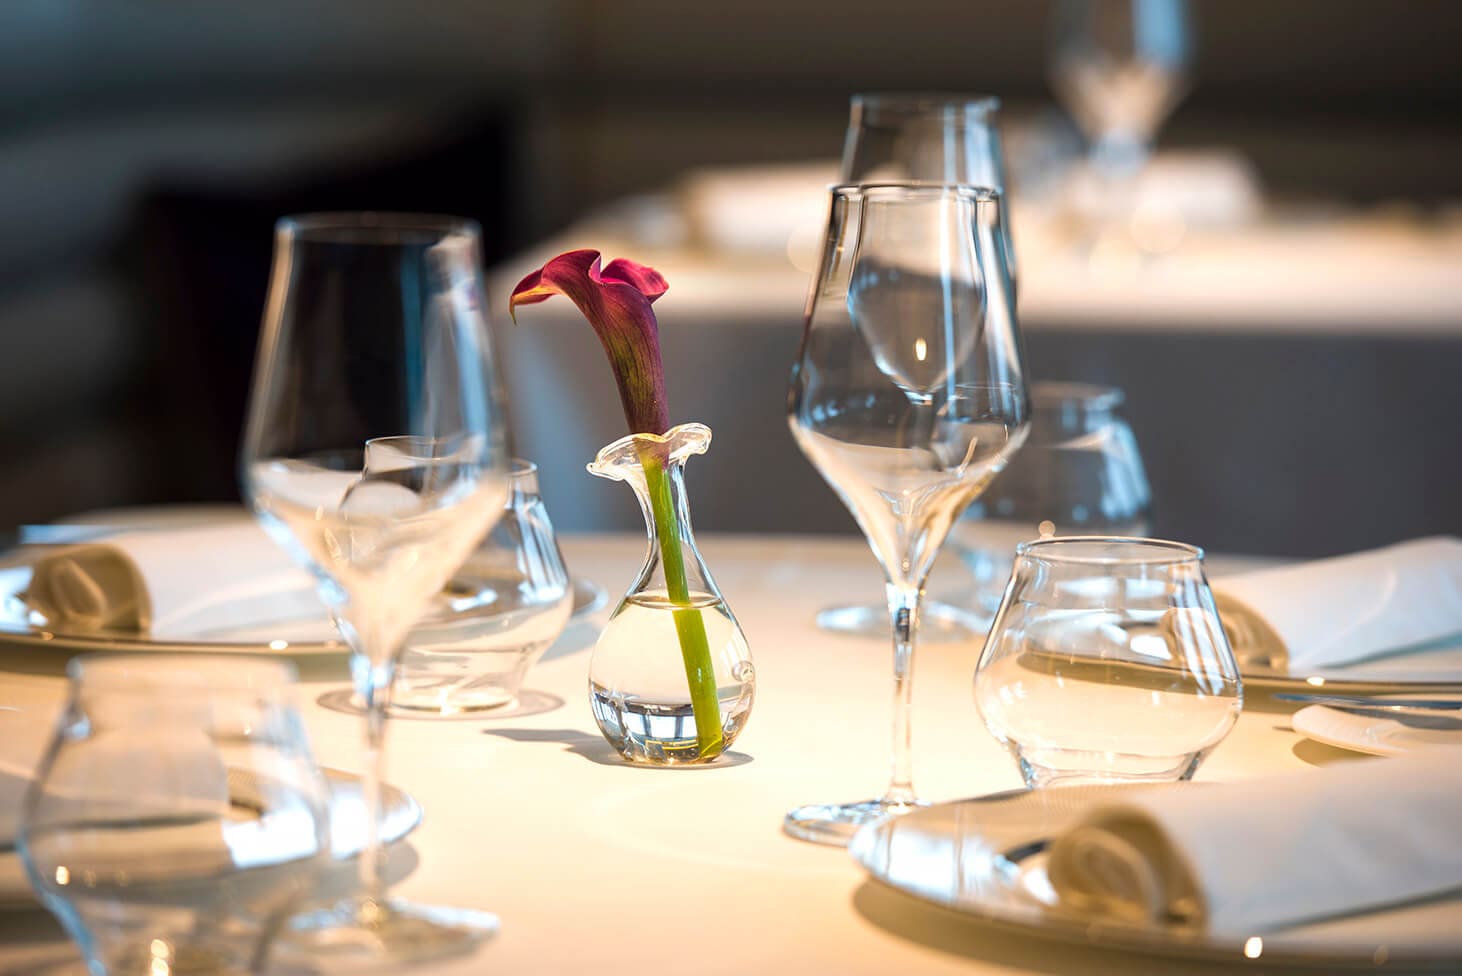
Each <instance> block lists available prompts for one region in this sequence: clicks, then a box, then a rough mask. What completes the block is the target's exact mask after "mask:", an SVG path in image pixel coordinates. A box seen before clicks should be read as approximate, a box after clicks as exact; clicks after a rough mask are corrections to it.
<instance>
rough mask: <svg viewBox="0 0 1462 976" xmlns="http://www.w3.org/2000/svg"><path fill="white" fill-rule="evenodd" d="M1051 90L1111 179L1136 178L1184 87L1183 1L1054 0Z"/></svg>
mask: <svg viewBox="0 0 1462 976" xmlns="http://www.w3.org/2000/svg"><path fill="white" fill-rule="evenodd" d="M1051 47H1052V51H1051V68H1050V71H1051V85H1052V87H1054V88H1055V90H1056V93H1057V95H1058V96H1059V97H1060V98H1061V101H1062V103H1063V104H1065V106H1066V107H1067V108H1068V109H1069V110H1070V112H1071V115H1072V117H1073V118H1074V119H1075V120H1076V122H1077V124H1078V125H1079V126H1081V130H1082V132H1083V133H1084V134H1085V135H1086V138H1087V139H1088V140H1089V142H1090V144H1091V149H1090V156H1091V163H1092V165H1093V166H1094V167H1095V168H1096V169H1097V170H1098V172H1099V173H1100V174H1101V175H1102V176H1105V177H1107V178H1109V179H1113V180H1115V179H1121V178H1123V177H1130V176H1133V175H1135V174H1136V171H1137V170H1139V169H1141V168H1142V166H1143V164H1144V163H1146V162H1147V157H1148V155H1149V154H1150V153H1151V152H1152V142H1153V137H1154V136H1155V135H1156V134H1157V127H1158V125H1159V124H1160V123H1161V122H1162V121H1163V120H1164V119H1166V118H1167V117H1168V114H1169V113H1170V112H1171V111H1172V110H1173V108H1174V106H1176V105H1177V104H1178V100H1179V99H1180V98H1181V97H1182V96H1183V94H1184V92H1185V90H1186V88H1187V82H1188V76H1187V69H1188V62H1189V49H1190V47H1191V44H1190V38H1189V29H1188V4H1187V0H1059V2H1058V4H1057V7H1056V9H1055V11H1054V12H1053V16H1052V38H1051Z"/></svg>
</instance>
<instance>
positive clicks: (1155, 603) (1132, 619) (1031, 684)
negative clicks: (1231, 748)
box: [975, 536, 1243, 786]
mask: <svg viewBox="0 0 1462 976" xmlns="http://www.w3.org/2000/svg"><path fill="white" fill-rule="evenodd" d="M975 703H976V705H977V706H978V707H979V710H980V715H981V717H983V719H984V721H985V726H986V727H987V728H988V729H989V730H990V732H991V733H992V734H993V735H994V736H995V737H996V738H997V739H999V740H1000V741H1001V742H1002V743H1003V744H1004V745H1005V747H1006V748H1007V749H1008V750H1009V751H1010V754H1011V755H1012V756H1013V757H1014V758H1015V760H1016V763H1017V764H1018V765H1019V767H1020V772H1021V775H1022V776H1023V777H1024V778H1025V781H1026V784H1027V785H1029V786H1050V785H1054V784H1058V783H1059V784H1063V785H1065V784H1074V783H1091V782H1113V781H1141V780H1149V781H1162V780H1179V779H1188V778H1189V777H1191V776H1192V775H1193V773H1194V771H1195V770H1197V768H1198V765H1199V763H1201V762H1202V761H1203V759H1204V757H1205V756H1207V755H1208V754H1209V753H1210V752H1212V751H1213V748H1214V747H1215V746H1217V745H1218V743H1219V742H1221V741H1222V740H1223V737H1224V736H1226V735H1227V734H1228V732H1229V730H1230V729H1231V728H1233V725H1234V722H1235V721H1237V719H1238V716H1239V709H1240V708H1241V707H1242V705H1243V689H1242V686H1241V685H1240V681H1239V669H1238V665H1237V664H1236V663H1235V662H1234V655H1233V651H1232V650H1230V648H1229V644H1228V639H1227V638H1226V637H1225V636H1224V632H1223V627H1222V626H1221V625H1220V624H1219V619H1218V611H1217V610H1216V609H1215V608H1214V604H1213V594H1212V593H1211V592H1210V591H1209V589H1208V581H1207V580H1206V579H1205V578H1204V575H1203V551H1202V550H1201V549H1197V548H1195V547H1193V546H1187V545H1183V544H1182V543H1177V542H1163V541H1159V540H1155V539H1124V538H1103V537H1097V536H1074V537H1071V538H1064V539H1041V540H1038V541H1035V542H1025V543H1021V545H1020V546H1019V547H1017V550H1016V559H1015V569H1014V571H1013V572H1012V574H1011V577H1010V583H1009V584H1008V585H1007V586H1006V588H1005V598H1004V600H1003V601H1001V604H1000V609H999V611H998V612H997V613H996V615H995V622H994V624H993V625H992V626H991V628H990V635H989V637H987V638H986V640H985V649H984V652H983V653H982V654H981V655H980V663H979V667H978V669H977V670H976V672H975Z"/></svg>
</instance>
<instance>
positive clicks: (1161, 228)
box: [0, 0, 1462, 556]
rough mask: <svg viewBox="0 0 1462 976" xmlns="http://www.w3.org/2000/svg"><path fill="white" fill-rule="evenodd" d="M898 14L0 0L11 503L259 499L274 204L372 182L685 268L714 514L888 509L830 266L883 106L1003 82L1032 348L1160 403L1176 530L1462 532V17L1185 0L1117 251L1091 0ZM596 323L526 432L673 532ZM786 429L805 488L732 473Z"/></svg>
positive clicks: (36, 508) (780, 469)
mask: <svg viewBox="0 0 1462 976" xmlns="http://www.w3.org/2000/svg"><path fill="white" fill-rule="evenodd" d="M1118 5H1120V3H1119V4H1118ZM899 10H900V15H899V16H898V17H896V18H894V17H889V16H888V11H887V5H886V4H877V3H873V2H872V0H841V2H838V3H832V2H831V0H816V2H808V3H799V4H787V3H781V2H772V0H747V2H745V3H742V4H739V5H736V6H734V7H733V6H727V5H686V4H681V3H676V2H673V0H623V2H620V3H616V4H614V5H610V4H609V3H607V2H606V0H592V2H578V3H572V4H570V3H568V2H566V0H544V2H541V3H534V4H508V5H502V4H499V5H493V6H491V7H489V6H486V5H483V4H481V3H477V2H467V0H443V2H440V3H434V4H432V5H431V7H430V9H429V10H427V11H423V10H420V9H415V8H412V7H408V6H403V5H401V4H400V3H398V2H395V0H313V2H310V3H307V4H303V5H296V6H295V7H293V8H291V10H290V14H289V17H288V18H287V23H286V22H282V21H281V20H280V18H279V16H278V15H277V12H274V11H271V10H267V9H262V8H259V7H257V6H256V5H251V4H246V3H243V2H241V0H225V2H220V3H211V4H194V5H180V4H169V3H162V2H159V0H144V2H141V3H137V4H129V5H126V6H125V7H123V6H119V5H117V4H114V3H107V2H105V0H68V2H64V3H54V2H43V0H21V2H16V3H9V4H5V5H3V8H0V227H3V228H4V232H3V233H0V444H4V446H5V460H4V463H3V464H0V523H4V524H14V523H18V522H25V521H32V522H33V521H41V520H46V519H51V518H55V517H58V516H61V515H65V514H69V513H74V512H78V511H82V510H87V509H96V508H100V507H104V506H116V505H134V504H145V503H158V502H182V501H234V500H237V490H236V488H235V479H234V458H235V457H236V456H237V441H238V436H239V432H240V430H241V428H242V408H243V403H244V399H245V394H246V391H247V385H248V377H249V372H250V367H251V362H252V357H253V355H254V349H255V345H256V335H257V329H258V325H259V321H260V311H261V309H262V307H263V301H264V286H265V283H266V282H267V278H268V268H269V252H270V244H271V229H272V226H273V223H274V221H275V219H277V218H278V217H279V216H280V215H282V214H285V213H293V212H306V211H312V210H330V209H364V208H376V209H382V210H386V209H390V210H400V211H428V212H445V213H453V214H460V215H462V216H465V217H469V218H473V219H475V220H477V221H478V222H479V223H480V224H481V225H482V226H483V228H484V236H483V249H484V259H485V262H486V264H487V265H488V267H489V268H490V269H497V270H498V271H499V273H498V274H497V275H495V276H493V277H492V278H491V279H490V281H489V289H490V292H489V296H488V298H489V301H490V302H493V303H497V305H496V307H498V308H501V307H502V303H503V302H504V299H505V295H506V291H505V290H504V289H505V287H511V284H512V283H513V280H515V279H514V276H515V275H517V274H519V273H520V272H525V271H527V270H530V267H531V260H530V259H531V258H532V257H540V256H541V253H539V252H532V249H534V248H543V249H545V250H546V249H549V248H552V247H557V246H564V247H567V246H586V245H589V246H598V247H602V248H604V249H606V250H607V251H609V252H611V253H610V256H611V257H612V256H617V255H618V254H624V255H627V256H630V257H634V258H637V259H639V260H642V261H646V262H648V263H650V264H652V265H654V266H655V267H657V268H660V269H661V270H662V271H664V272H665V273H666V275H667V277H668V278H669V280H670V283H671V290H670V293H669V294H667V295H666V297H665V298H664V299H662V300H661V302H660V303H658V304H657V306H656V308H657V310H658V311H659V313H660V318H661V324H662V332H663V343H664V347H665V354H666V358H667V365H668V368H669V370H670V372H669V374H668V377H667V381H668V385H669V395H670V402H671V406H672V409H673V410H674V412H675V417H674V418H673V419H675V420H679V421H691V420H696V421H701V422H704V423H707V424H709V425H710V426H712V427H713V428H714V429H715V430H716V435H717V439H718V451H717V452H716V453H715V454H714V455H712V456H709V457H708V458H707V459H706V461H705V464H704V466H702V467H699V468H696V469H694V470H693V471H692V473H691V474H690V478H691V481H692V485H691V489H692V491H693V492H694V494H695V496H696V517H697V522H698V527H700V528H701V529H702V531H703V532H713V531H717V530H729V531H771V532H794V531H795V532H838V533H846V534H852V533H854V532H856V527H855V526H854V525H853V523H852V520H851V519H850V518H849V517H848V516H847V515H846V514H845V513H844V512H843V511H842V510H841V509H840V508H839V507H838V506H833V505H827V504H826V492H825V489H824V488H823V486H822V484H821V482H820V481H819V479H818V478H817V476H816V474H815V472H812V471H810V470H809V469H808V468H807V466H806V465H805V464H804V463H803V461H802V459H801V458H800V456H799V455H798V452H797V450H796V447H795V445H793V444H792V443H791V439H790V438H788V437H786V436H785V434H784V433H781V432H780V430H781V428H780V425H781V424H782V423H783V410H782V404H783V402H784V397H785V376H784V375H783V374H784V364H785V363H787V362H789V361H790V360H791V359H792V357H793V356H794V355H795V352H796V347H797V343H798V340H799V339H800V334H801V327H802V321H801V310H802V307H803V301H804V298H805V295H806V288H807V282H808V278H809V272H810V268H809V266H808V264H807V262H808V261H810V260H812V259H811V258H809V257H807V255H808V254H809V253H811V254H813V255H815V253H816V249H817V243H818V239H817V235H818V234H819V233H820V228H819V227H818V226H817V225H818V224H819V222H820V220H821V218H822V216H823V213H824V212H825V210H824V208H825V206H826V198H825V187H826V184H827V183H829V182H832V180H834V179H835V178H836V175H837V169H838V158H839V154H840V153H841V151H842V149H843V142H844V138H843V137H844V131H845V128H846V125H847V121H848V99H849V96H850V95H852V94H854V93H857V92H870V91H890V92H917V91H946V92H949V91H955V92H961V91H963V92H990V93H992V94H995V95H998V96H999V97H1000V100H1001V104H1002V108H1001V112H1000V126H1001V136H1002V137H1003V142H1004V150H1005V154H1006V156H1007V162H1008V164H1009V166H1008V174H1007V175H1008V176H1009V179H1010V184H1011V185H1010V187H1009V189H1010V191H1011V193H1010V196H1011V199H1012V201H1013V203H1014V207H1015V212H1014V213H1013V214H1012V215H1011V216H1012V219H1013V224H1014V227H1015V228H1016V241H1015V243H1016V246H1017V247H1018V248H1019V249H1020V255H1019V258H1020V260H1019V266H1020V276H1021V281H1020V302H1021V308H1020V315H1021V326H1022V330H1023V332H1024V336H1025V341H1026V352H1027V354H1028V355H1027V361H1028V363H1029V365H1030V368H1031V372H1032V374H1033V375H1034V376H1036V377H1064V378H1068V379H1071V380H1075V381H1081V382H1088V383H1098V384H1105V385H1111V386H1116V387H1118V388H1120V389H1123V390H1124V391H1125V392H1126V393H1127V396H1128V400H1127V404H1126V414H1127V417H1128V420H1129V422H1130V424H1131V426H1132V429H1133V431H1134V432H1135V434H1136V437H1137V439H1138V441H1139V443H1141V445H1142V448H1143V454H1144V460H1145V461H1146V462H1147V469H1148V476H1149V479H1150V482H1151V486H1152V491H1153V495H1154V498H1155V499H1156V502H1157V504H1156V506H1155V509H1154V520H1153V531H1154V532H1156V533H1158V534H1161V535H1165V536H1170V537H1177V538H1183V539H1188V540H1192V541H1195V542H1199V543H1204V544H1207V545H1209V546H1210V547H1214V548H1223V549H1227V550H1247V551H1251V552H1268V553H1273V554H1279V555H1292V556H1317V555H1326V554H1332V553H1337V552H1342V551H1347V550H1352V549H1356V548H1362V547H1365V546H1369V545H1379V544H1383V543H1387V542H1391V541H1395V540H1396V539H1399V538H1402V537H1405V536H1414V535H1422V534H1427V533H1436V532H1452V533H1462V496H1459V495H1458V493H1457V492H1456V491H1455V490H1454V489H1453V487H1452V486H1454V485H1456V484H1458V483H1462V454H1459V453H1458V452H1455V451H1445V450H1440V451H1439V450H1437V445H1439V444H1452V443H1455V442H1457V440H1458V439H1459V437H1462V419H1459V418H1462V388H1459V384H1457V383H1456V379H1455V377H1456V365H1455V364H1456V363H1457V362H1458V360H1459V357H1462V297H1459V294H1458V290H1457V289H1456V287H1455V279H1456V269H1457V267H1459V266H1462V130H1459V127H1458V126H1457V124H1456V119H1457V118H1458V117H1459V112H1462V62H1459V59H1458V58H1457V57H1456V51H1455V48H1456V44H1455V41H1454V38H1455V37H1456V36H1457V34H1458V30H1459V28H1462V9H1459V8H1458V6H1457V5H1455V4H1447V3H1405V4H1401V5H1399V6H1391V7H1388V8H1387V9H1386V11H1385V12H1384V14H1382V13H1378V11H1377V7H1376V5H1375V4H1374V2H1372V0H1280V2H1275V3H1271V4H1263V5H1255V4H1233V3H1226V2H1224V0H1191V2H1190V3H1188V4H1187V18H1186V23H1187V28H1188V29H1187V36H1188V38H1189V44H1188V48H1187V52H1188V57H1187V61H1186V67H1185V69H1184V75H1185V77H1186V92H1187V94H1186V95H1184V96H1183V97H1182V99H1181V101H1180V102H1179V103H1178V104H1176V106H1175V107H1173V108H1172V111H1171V113H1170V114H1169V115H1168V116H1167V118H1166V120H1165V121H1162V122H1161V127H1160V131H1159V133H1158V136H1157V139H1156V142H1155V144H1154V146H1153V153H1152V155H1151V158H1150V159H1149V162H1148V165H1147V166H1146V167H1145V168H1144V170H1143V174H1142V179H1141V180H1140V182H1139V186H1138V187H1137V188H1136V189H1135V190H1134V192H1135V193H1136V195H1137V196H1138V198H1139V200H1138V206H1137V208H1136V209H1135V210H1134V212H1133V215H1132V217H1131V220H1132V227H1131V229H1130V232H1129V233H1127V234H1125V235H1124V240H1123V241H1122V242H1121V245H1120V246H1115V245H1114V246H1112V247H1107V246H1105V244H1103V245H1102V246H1100V247H1097V248H1095V249H1092V250H1090V251H1089V252H1086V253H1082V252H1078V251H1076V250H1074V249H1073V248H1071V247H1070V246H1069V243H1068V239H1069V236H1070V235H1069V229H1068V228H1067V226H1066V224H1065V223H1064V222H1065V221H1066V220H1067V219H1068V216H1069V215H1068V213H1067V209H1068V204H1069V197H1068V190H1069V181H1070V179H1071V176H1072V173H1073V171H1074V170H1075V169H1076V168H1077V167H1078V164H1079V163H1080V162H1081V161H1082V160H1083V159H1084V156H1085V145H1086V136H1085V133H1084V130H1083V129H1082V128H1081V127H1080V126H1079V125H1078V124H1077V123H1076V122H1075V121H1073V119H1072V118H1071V117H1070V116H1069V115H1068V114H1067V112H1068V109H1067V106H1068V105H1069V103H1068V102H1067V101H1066V100H1065V99H1066V97H1067V96H1065V95H1062V94H1059V93H1058V92H1057V91H1056V90H1055V88H1054V86H1053V83H1052V77H1053V59H1054V56H1055V54H1054V48H1053V43H1052V39H1053V35H1054V33H1055V32H1056V31H1057V23H1058V19H1059V14H1060V13H1061V10H1060V8H1059V7H1058V5H1057V4H1055V3H1053V2H1039V0H1038V2H1024V0H969V2H956V0H908V2H906V3H903V4H901V6H900V8H899ZM737 181H741V182H737ZM745 186H751V187H753V188H754V189H755V190H756V192H755V193H749V192H745V190H744V187H745ZM720 200H732V201H735V203H734V205H733V206H730V207H726V206H722V205H720V204H719V203H718V202H717V201H720ZM804 204H805V206H804ZM799 212H800V213H804V214H805V213H807V212H810V213H811V216H810V218H804V219H803V220H802V222H801V223H797V222H796V220H794V219H792V218H793V215H794V214H796V213H799ZM738 220H739V222H738ZM809 222H810V224H811V226H812V230H811V231H810V232H809V231H807V229H806V228H807V226H808V223H809ZM748 226H749V227H750V231H752V232H754V233H751V232H744V231H746V228H747V227H748ZM530 252H531V253H530ZM798 262H802V263H801V264H799V263H798ZM504 282H506V286H505V284H504ZM570 311H572V310H571V309H566V310H565V315H564V321H563V323H562V324H559V322H558V321H557V320H555V319H554V315H555V314H556V313H555V312H554V311H553V310H552V309H551V308H550V307H549V306H545V312H544V314H543V315H540V316H536V317H535V322H534V323H533V324H532V325H527V324H525V325H524V326H521V327H517V328H513V329H505V330H503V331H504V335H503V337H502V338H503V343H502V348H503V350H504V351H505V354H506V358H505V363H504V365H505V369H504V374H505V375H504V379H505V382H506V383H507V385H508V386H509V387H510V389H511V391H512V394H513V401H514V402H513V409H514V417H513V422H514V427H515V434H516V437H517V443H516V444H515V445H514V450H515V453H517V454H519V455H523V456H529V457H532V458H533V459H534V460H535V461H536V462H538V463H539V465H540V467H541V473H542V483H543V492H544V496H545V499H546V501H547V504H548V506H549V508H550V510H551V511H552V512H553V513H554V516H555V520H556V522H557V527H558V528H559V530H560V531H565V532H566V531H579V530H584V529H590V528H599V529H622V530H629V531H638V530H639V523H640V516H639V513H638V512H636V511H635V510H634V508H633V504H634V503H633V500H632V499H630V498H628V497H619V495H618V494H617V493H611V492H604V491H603V490H602V488H600V487H599V486H596V485H593V484H592V482H591V479H590V477H589V475H587V474H586V473H584V471H583V465H584V464H585V463H586V462H587V461H589V460H590V459H591V458H592V457H593V454H594V451H595V450H597V448H598V447H600V446H601V445H603V444H604V443H607V442H608V441H610V440H612V439H613V438H614V437H617V436H619V434H621V433H622V431H618V430H614V429H612V428H609V427H608V425H609V424H610V421H612V419H613V418H612V417H611V416H608V415H610V414H612V411H609V410H605V409H604V404H606V403H611V404H612V403H613V402H614V391H613V387H612V383H611V382H610V381H609V379H608V377H607V376H606V375H604V373H605V372H606V371H605V370H604V369H603V362H602V354H601V353H600V352H599V350H598V349H597V347H595V346H594V345H593V343H592V341H591V340H587V339H586V336H585V334H584V332H583V326H582V323H573V322H571V321H569V320H568V318H567V314H568V312H570ZM595 357H597V358H595ZM581 360H582V361H581ZM707 364H714V369H712V367H711V366H709V365H707ZM546 390H552V391H554V395H553V397H552V398H551V399H552V400H553V402H552V403H546V402H545V400H547V399H550V398H548V397H545V395H544V391H546ZM601 415H603V416H601ZM570 422H574V423H576V424H577V425H578V428H582V431H581V432H580V431H579V430H578V429H577V428H576V429H574V430H572V431H571V432H570V434H565V433H564V431H565V430H566V425H567V424H568V423H570ZM738 429H739V430H740V431H743V432H745V433H738ZM550 432H553V433H556V434H557V436H556V437H553V436H549V433H550ZM575 438H579V439H577V440H576V439H575ZM179 443H187V444H188V445H189V454H190V456H189V463H188V464H187V465H186V466H180V465H178V464H177V463H176V461H175V454H176V445H177V444H179ZM753 444H759V445H762V446H761V448H760V450H759V451H758V453H757V454H756V455H755V456H756V457H758V459H759V463H761V464H762V465H763V469H764V470H767V471H775V472H776V482H777V485H778V488H779V491H778V492H777V493H775V494H773V493H771V492H760V491H759V492H747V491H743V490H737V488H736V486H737V485H738V478H737V477H736V473H735V470H736V466H737V465H738V464H740V463H742V459H744V457H746V456H747V452H748V451H749V450H751V447H750V445H753ZM1361 456H1363V457H1364V462H1363V463H1362V462H1361V461H1360V460H1358V457H1361ZM1297 504H1300V505H1302V512H1300V513H1299V514H1297V509H1296V505H1297Z"/></svg>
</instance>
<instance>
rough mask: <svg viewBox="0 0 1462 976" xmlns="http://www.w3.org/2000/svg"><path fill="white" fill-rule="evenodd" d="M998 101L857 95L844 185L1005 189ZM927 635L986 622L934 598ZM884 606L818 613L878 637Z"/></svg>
mask: <svg viewBox="0 0 1462 976" xmlns="http://www.w3.org/2000/svg"><path fill="white" fill-rule="evenodd" d="M999 110H1000V100H999V99H997V98H995V97H993V96H990V95H972V94H958V93H946V92H879V93H871V94H862V95H854V96H853V98H852V102H851V105H850V107H849V116H848V130H847V136H846V138H845V139H844V142H843V160H842V180H843V181H844V182H846V183H873V182H878V181H886V180H892V181H896V182H926V183H961V184H965V185H968V186H976V187H986V188H988V189H991V190H997V191H999V192H1000V193H1001V194H1002V196H1003V199H1004V200H1008V199H1009V198H1008V197H1006V196H1004V194H1005V192H1006V181H1005V156H1004V154H1003V153H1002V152H1001V149H1000V130H999V126H998V124H997V120H996V115H997V113H998V112H999ZM1006 210H1007V207H1006V206H1005V205H1004V204H1003V203H1002V205H1001V206H1000V207H999V208H998V213H997V214H996V219H998V220H999V224H998V232H999V233H998V236H999V239H1000V245H1001V248H1002V250H1003V251H1004V257H1005V266H1006V270H1007V272H1008V274H1009V276H1010V282H1011V289H1012V295H1013V294H1014V289H1015V282H1016V266H1015V249H1014V245H1013V243H1012V240H1011V236H1010V221H1009V214H1008V213H1007V212H1006ZM923 614H924V619H923V632H924V634H925V635H926V637H928V638H933V639H941V640H957V639H965V638H968V637H969V636H970V633H971V631H972V630H976V629H978V627H979V626H980V623H981V621H980V620H979V619H978V618H977V617H975V616H974V615H973V614H971V613H970V612H969V611H968V610H966V609H964V608H962V607H958V606H954V605H952V604H950V603H947V602H943V601H937V600H931V601H928V602H927V603H926V604H925V606H924V610H923ZM886 615H887V610H886V609H885V608H884V607H882V606H879V605H876V604H875V605H870V604H853V605H849V606H836V607H829V608H827V609H825V610H821V611H819V612H818V614H817V618H816V619H817V626H818V627H820V628H821V629H823V630H828V631H833V632H837V633H844V634H854V635H858V636H863V637H875V636H879V635H881V634H882V633H883V632H884V631H885V629H886V628H887V626H888V624H887V622H886V620H885V617H886Z"/></svg>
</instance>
